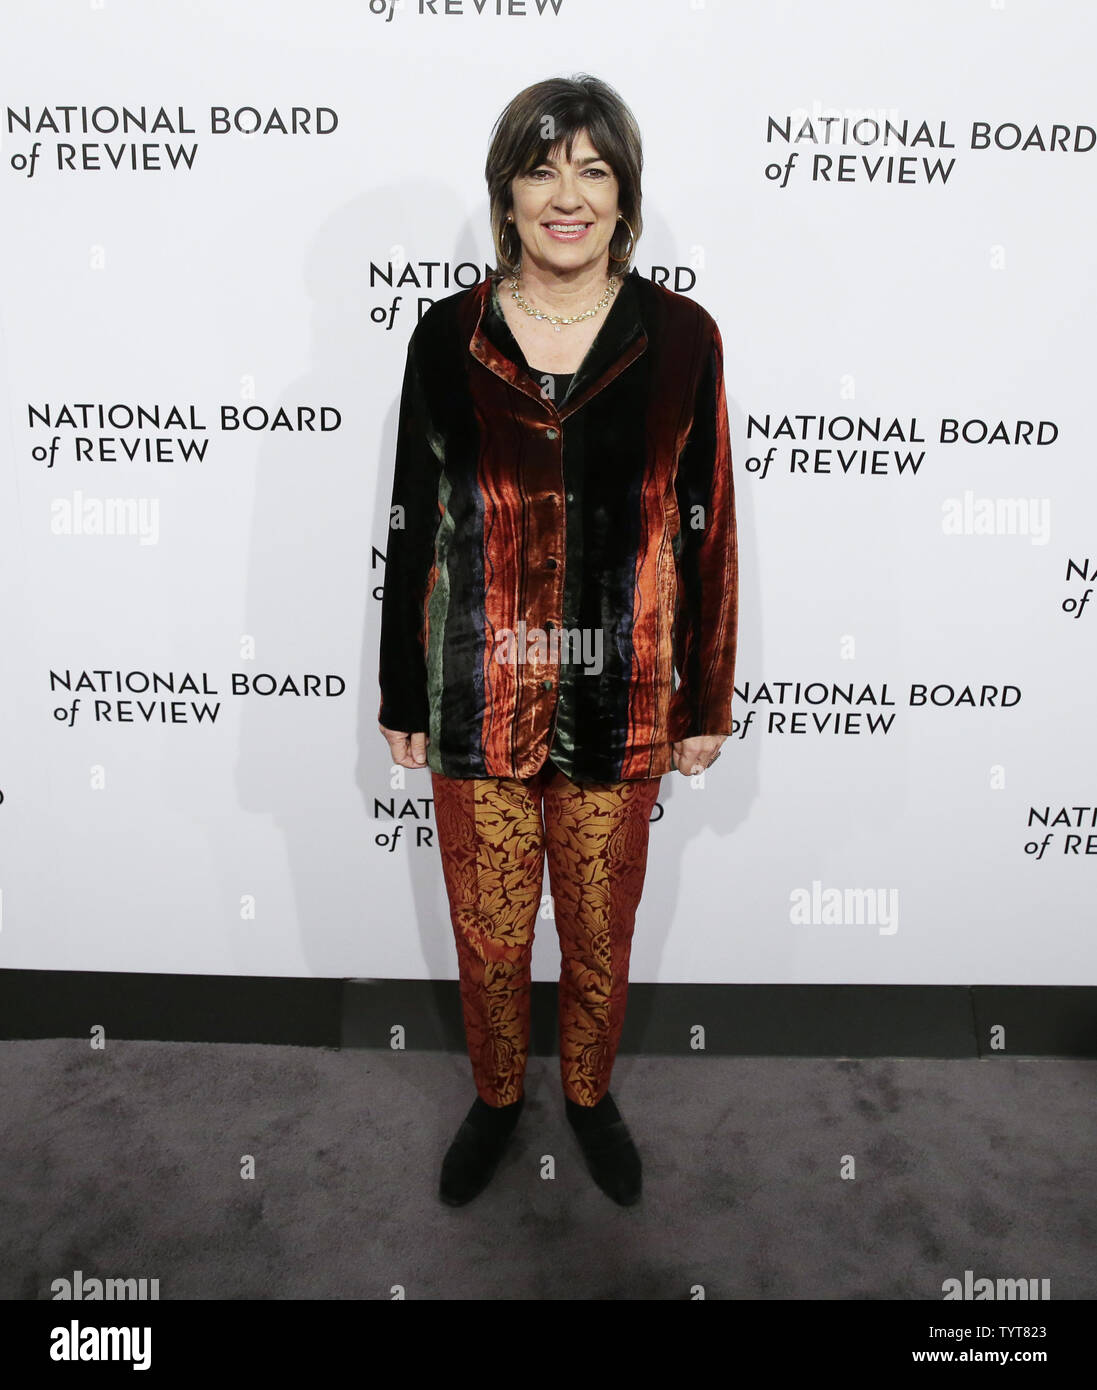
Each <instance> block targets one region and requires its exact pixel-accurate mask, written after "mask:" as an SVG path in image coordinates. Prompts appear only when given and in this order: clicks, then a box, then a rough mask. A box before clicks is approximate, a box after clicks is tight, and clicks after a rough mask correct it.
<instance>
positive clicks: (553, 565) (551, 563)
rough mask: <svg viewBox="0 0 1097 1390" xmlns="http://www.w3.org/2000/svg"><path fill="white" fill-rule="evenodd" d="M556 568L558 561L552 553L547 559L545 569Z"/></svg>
mask: <svg viewBox="0 0 1097 1390" xmlns="http://www.w3.org/2000/svg"><path fill="white" fill-rule="evenodd" d="M555 568H556V561H555V560H554V559H553V558H552V556H551V555H550V556H549V558H548V559H547V560H546V561H545V569H547V570H554V569H555Z"/></svg>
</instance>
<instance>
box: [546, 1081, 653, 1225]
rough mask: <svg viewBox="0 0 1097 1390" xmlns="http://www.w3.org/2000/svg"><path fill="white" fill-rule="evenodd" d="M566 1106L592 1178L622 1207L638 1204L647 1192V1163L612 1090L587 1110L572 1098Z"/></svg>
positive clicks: (569, 1120) (569, 1119)
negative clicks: (645, 1168)
mask: <svg viewBox="0 0 1097 1390" xmlns="http://www.w3.org/2000/svg"><path fill="white" fill-rule="evenodd" d="M565 1108H566V1111H567V1116H568V1122H569V1123H570V1124H571V1127H572V1129H573V1130H574V1131H575V1135H576V1138H577V1139H578V1140H579V1147H580V1148H581V1149H582V1150H583V1157H584V1158H585V1159H586V1161H587V1167H588V1168H589V1169H590V1175H591V1177H592V1178H593V1179H594V1181H595V1182H596V1183H597V1184H598V1186H599V1187H600V1188H601V1189H602V1191H603V1192H604V1193H605V1194H606V1196H607V1197H610V1198H612V1199H613V1201H615V1202H616V1203H617V1205H618V1206H620V1207H631V1206H635V1204H636V1203H637V1202H638V1201H639V1200H640V1196H641V1193H642V1191H643V1165H642V1164H641V1162H640V1155H639V1153H638V1152H637V1150H636V1145H635V1144H634V1143H633V1141H632V1135H631V1134H630V1133H629V1129H628V1126H627V1125H626V1124H625V1122H624V1120H623V1119H622V1118H621V1114H620V1111H619V1110H618V1109H617V1106H616V1105H615V1104H614V1102H613V1099H612V1098H611V1097H610V1095H609V1093H608V1092H607V1093H606V1095H605V1096H604V1097H603V1098H602V1100H601V1101H599V1103H598V1104H597V1105H596V1106H594V1107H593V1108H592V1109H590V1110H586V1111H585V1113H584V1107H582V1106H578V1105H575V1104H574V1103H573V1102H571V1101H567V1103H566V1106H565Z"/></svg>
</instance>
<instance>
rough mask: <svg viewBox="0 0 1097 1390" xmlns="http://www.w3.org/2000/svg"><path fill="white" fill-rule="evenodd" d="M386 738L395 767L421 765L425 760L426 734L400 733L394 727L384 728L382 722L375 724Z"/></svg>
mask: <svg viewBox="0 0 1097 1390" xmlns="http://www.w3.org/2000/svg"><path fill="white" fill-rule="evenodd" d="M377 727H378V728H379V729H380V730H381V732H382V733H383V734H384V736H385V738H386V739H387V740H388V745H389V753H390V754H391V755H392V761H393V762H394V763H395V764H396V766H397V767H423V766H424V765H425V763H426V761H427V736H426V734H425V733H422V734H402V733H399V732H398V731H397V730H396V729H386V728H385V726H384V724H378V726H377Z"/></svg>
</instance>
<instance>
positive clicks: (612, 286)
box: [510, 275, 617, 333]
mask: <svg viewBox="0 0 1097 1390" xmlns="http://www.w3.org/2000/svg"><path fill="white" fill-rule="evenodd" d="M616 280H617V276H616V275H611V276H610V277H609V283H608V284H607V285H606V292H605V294H604V295H603V296H602V298H601V299H600V300H599V301H598V303H597V304H596V305H595V306H594V308H593V309H587V310H585V311H584V312H583V313H581V314H573V315H572V316H571V317H570V318H564V317H562V316H561V315H560V314H546V313H545V312H544V311H543V310H541V309H535V308H534V307H533V305H532V304H530V303H529V302H528V301H527V300H526V299H524V298H523V297H522V293H521V291H520V290H519V288H518V277H517V276H512V278H511V282H510V289H511V291H512V293H511V296H510V297H511V299H513V300H514V302H515V303H516V304H517V305H518V307H519V308H520V309H524V310H525V311H526V313H527V314H529V315H530V317H531V318H535V319H544V320H545V321H546V322H547V323H551V324H552V326H553V328H554V329H555V330H556V332H557V333H559V331H560V329H561V328H562V327H563V326H564V324H568V323H580V322H581V321H582V320H583V319H592V318H593V317H594V316H595V314H597V313H599V312H600V311H601V310H602V309H604V308H605V307H606V305H607V304H608V303H609V302H610V300H611V299H612V298H613V296H614V295H615V294H616V293H617V288H616Z"/></svg>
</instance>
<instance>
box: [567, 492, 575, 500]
mask: <svg viewBox="0 0 1097 1390" xmlns="http://www.w3.org/2000/svg"><path fill="white" fill-rule="evenodd" d="M567 500H568V501H569V502H574V501H575V493H574V492H569V493H568V494H567Z"/></svg>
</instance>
